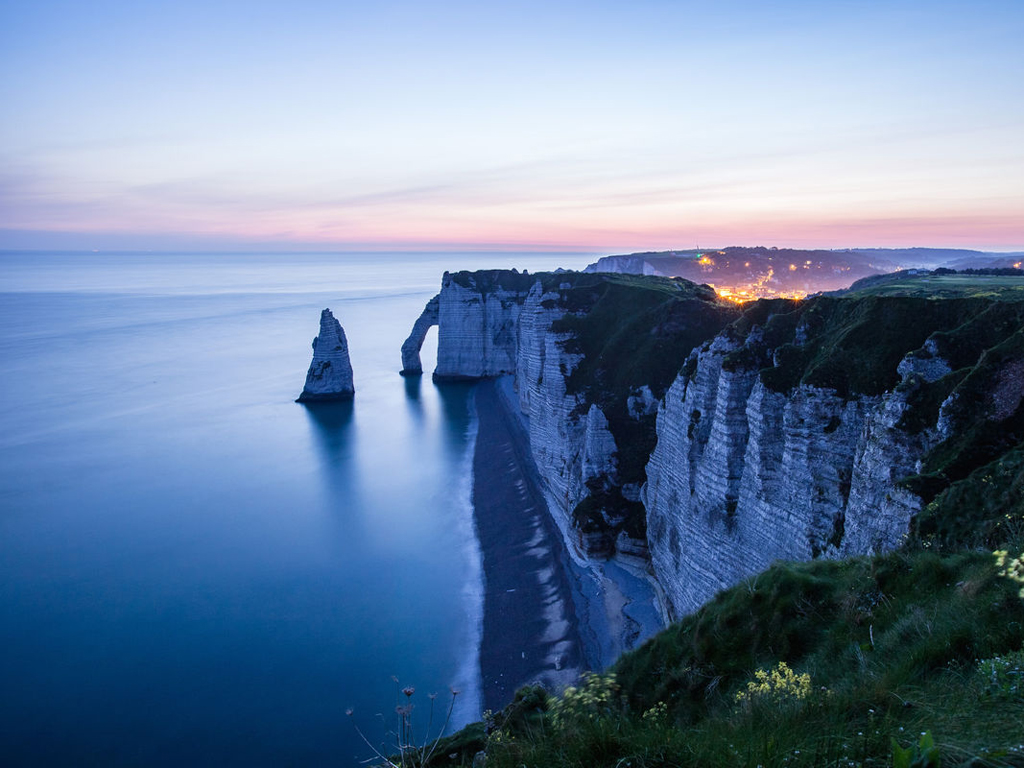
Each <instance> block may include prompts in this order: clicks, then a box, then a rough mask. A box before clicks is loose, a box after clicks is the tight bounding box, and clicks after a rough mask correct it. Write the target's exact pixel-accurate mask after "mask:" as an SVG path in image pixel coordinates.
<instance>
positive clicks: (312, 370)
mask: <svg viewBox="0 0 1024 768" xmlns="http://www.w3.org/2000/svg"><path fill="white" fill-rule="evenodd" d="M354 394H355V387H354V386H353V385H352V363H351V362H350V361H349V358H348V341H347V340H346V339H345V330H344V329H343V328H342V327H341V323H339V322H338V321H337V320H335V319H334V315H332V314H331V310H329V309H325V310H324V311H323V312H321V313H320V333H319V335H317V337H316V338H315V339H313V362H311V363H310V364H309V372H308V373H306V386H305V387H303V389H302V394H301V395H299V399H298V400H296V402H298V403H311V402H318V401H324V400H349V399H351V398H352V396H353V395H354Z"/></svg>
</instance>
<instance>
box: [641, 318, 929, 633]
mask: <svg viewBox="0 0 1024 768" xmlns="http://www.w3.org/2000/svg"><path fill="white" fill-rule="evenodd" d="M738 347H739V345H738V344H737V343H736V342H733V341H731V340H730V339H728V338H727V337H726V336H725V335H722V336H719V337H716V338H715V339H714V340H713V341H712V342H710V343H708V344H705V345H704V346H703V347H702V348H701V349H700V350H699V351H697V352H695V356H696V368H695V369H694V371H693V373H692V375H689V376H687V375H684V374H681V375H680V376H679V377H678V378H677V379H676V382H675V383H674V384H673V385H672V387H671V388H670V389H669V391H668V393H667V394H666V396H665V399H664V401H663V403H662V405H661V408H660V410H659V412H658V426H657V431H658V444H657V447H656V448H655V450H654V452H653V453H652V454H651V459H650V462H649V463H648V465H647V478H648V480H647V487H646V488H645V490H644V505H645V507H646V508H647V515H648V517H647V536H648V543H649V546H650V551H651V558H652V562H653V565H654V569H655V573H656V574H657V576H658V580H659V582H660V583H661V584H662V586H663V587H664V589H665V590H666V592H667V593H668V595H669V598H670V600H671V603H672V607H673V611H674V613H675V615H677V616H682V615H685V614H687V613H690V612H692V611H694V610H696V609H697V608H699V607H700V606H701V605H703V604H704V603H705V602H707V601H708V600H709V599H711V598H712V597H713V596H714V595H715V593H716V592H718V591H719V590H721V589H724V588H726V587H730V586H732V585H734V584H736V583H738V582H740V581H742V580H743V579H745V578H747V577H749V576H752V575H753V574H756V573H758V572H760V571H762V570H764V569H765V568H767V567H768V566H769V565H771V563H772V562H773V561H774V560H779V559H784V560H809V559H812V558H816V557H823V556H824V557H838V556H845V555H854V554H866V553H870V552H881V551H886V550H891V549H894V548H895V547H897V546H898V545H899V544H900V543H901V541H902V539H903V537H904V536H905V534H906V532H907V529H908V526H909V524H910V519H911V517H912V516H913V515H914V514H915V513H916V512H917V511H918V510H919V509H920V500H919V499H918V498H917V497H916V496H914V495H913V494H911V493H910V492H909V491H906V490H904V489H902V488H900V487H899V486H898V485H897V482H898V481H899V480H900V479H901V478H903V477H906V476H908V475H912V474H914V473H915V471H916V463H917V461H918V460H919V459H920V458H921V457H922V456H923V455H924V453H925V452H926V451H927V450H928V449H929V448H930V447H932V446H933V445H934V444H935V443H936V442H937V441H938V437H937V435H936V433H935V432H934V430H932V431H923V432H921V433H918V434H910V433H908V432H907V431H905V430H903V429H899V428H897V424H898V423H899V421H900V418H901V416H902V415H903V412H904V410H905V409H906V407H907V403H906V396H905V394H904V393H903V392H901V391H892V392H888V393H886V394H884V395H881V396H855V397H849V398H846V399H844V398H842V397H839V396H838V395H837V394H836V393H835V392H834V391H832V390H828V389H819V388H815V387H811V386H806V385H800V386H798V387H796V388H795V389H794V390H793V391H792V392H790V393H788V394H783V393H780V392H773V391H771V390H770V389H768V388H767V387H766V386H765V385H764V384H763V383H762V381H761V380H760V378H759V375H758V371H757V369H756V368H753V367H751V368H742V367H739V368H734V369H732V370H727V369H726V368H725V367H723V361H724V360H725V358H726V356H727V355H728V354H729V353H730V352H733V351H735V350H736V349H738Z"/></svg>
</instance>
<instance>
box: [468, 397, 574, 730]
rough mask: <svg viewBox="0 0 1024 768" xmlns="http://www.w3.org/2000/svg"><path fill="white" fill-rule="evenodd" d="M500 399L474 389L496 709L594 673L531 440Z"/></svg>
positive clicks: (485, 663)
mask: <svg viewBox="0 0 1024 768" xmlns="http://www.w3.org/2000/svg"><path fill="white" fill-rule="evenodd" d="M500 398H501V395H500V393H499V392H498V389H497V384H496V383H495V382H493V381H482V382H480V383H479V384H478V385H477V388H476V407H477V414H478V418H479V431H478V432H477V440H476V451H475V455H474V457H473V475H474V481H473V506H474V510H475V511H474V516H475V519H476V527H477V535H478V537H479V540H480V549H481V552H482V554H483V570H484V618H483V638H482V643H481V650H480V668H481V674H482V678H483V704H484V707H485V708H487V709H490V710H493V711H497V710H498V709H500V708H501V707H503V706H505V705H506V704H507V703H508V702H509V701H511V700H512V697H513V694H514V693H515V691H516V689H517V688H519V687H521V686H523V685H526V684H528V683H533V682H540V683H542V684H544V685H545V686H546V687H548V688H549V689H551V690H555V689H558V688H560V687H562V686H565V685H567V684H569V683H571V682H573V681H574V680H575V679H576V677H577V676H578V675H579V673H580V672H581V671H582V670H583V669H584V668H586V666H587V660H586V658H585V656H586V652H585V649H584V644H583V641H582V639H581V630H580V622H579V620H578V618H577V612H576V607H575V602H574V596H573V584H572V578H573V577H572V569H571V563H570V559H569V555H568V553H567V552H566V551H565V545H564V543H563V540H562V536H561V535H560V534H559V531H558V529H557V527H556V526H555V524H554V522H553V521H552V520H551V517H550V515H549V514H548V510H547V506H546V502H545V499H544V495H543V493H542V492H541V489H540V487H539V481H538V478H537V476H536V468H535V467H534V464H533V458H532V456H531V455H530V451H529V446H528V443H527V439H528V438H527V437H526V435H525V434H524V433H523V430H522V427H521V425H520V424H519V423H517V422H516V421H515V420H514V417H512V415H511V414H510V413H509V412H508V409H507V408H506V407H505V404H504V403H503V402H502V401H501V399H500Z"/></svg>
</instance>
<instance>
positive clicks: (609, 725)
mask: <svg viewBox="0 0 1024 768" xmlns="http://www.w3.org/2000/svg"><path fill="white" fill-rule="evenodd" d="M1016 544H1017V548H1016V549H1014V550H1013V551H1012V552H1011V553H1010V554H1008V555H1006V556H1005V557H1004V558H1003V559H1002V561H1000V560H999V559H998V558H997V557H995V556H994V555H993V554H991V553H989V552H980V553H979V552H971V553H967V552H964V553H959V554H954V555H949V556H945V557H940V556H938V555H936V554H933V553H929V552H920V551H918V552H904V553H894V554H890V555H885V556H879V557H873V558H857V559H853V560H847V561H841V562H836V561H816V562H811V563H778V564H776V565H775V566H773V567H772V568H770V569H769V570H767V571H765V572H764V573H762V574H760V575H759V576H757V577H755V578H753V579H751V580H749V581H747V582H746V583H744V584H741V585H739V586H737V587H734V588H732V589H730V590H727V591H724V592H722V593H721V594H719V596H718V597H717V598H716V599H715V600H714V601H712V602H711V603H709V604H708V605H706V606H704V608H702V609H701V610H699V611H698V612H697V613H695V614H693V615H691V616H689V617H687V618H686V619H683V620H682V621H680V622H678V623H676V624H674V625H672V626H671V627H669V628H668V629H666V630H664V631H663V632H661V633H660V634H659V635H657V636H656V637H654V638H653V639H652V640H650V641H648V642H647V643H646V644H645V645H643V646H642V647H641V648H639V649H637V650H635V651H633V652H630V653H627V654H625V655H624V656H623V657H621V658H620V659H619V661H618V662H617V663H616V664H615V665H614V666H613V667H612V669H611V670H609V674H605V675H601V676H597V677H592V678H590V679H589V680H587V681H583V682H582V683H581V684H580V685H578V686H576V687H574V688H570V689H568V690H566V691H565V692H563V693H561V695H559V696H555V697H552V696H550V695H549V694H548V693H546V692H544V691H542V690H540V689H537V688H527V689H523V690H521V691H520V692H519V693H518V694H517V696H516V700H515V701H514V702H513V703H512V704H510V705H509V706H508V707H506V708H505V710H504V711H502V712H500V713H496V714H494V715H491V716H489V717H487V718H486V720H485V722H484V723H482V724H479V725H475V726H471V727H470V728H468V729H466V730H465V731H463V732H461V733H460V734H458V735H456V737H454V738H453V739H452V740H451V741H450V742H449V744H447V745H445V747H446V748H445V749H443V750H438V751H439V753H441V754H444V757H443V758H442V759H440V760H438V761H437V762H435V763H433V764H436V765H445V764H447V765H469V764H470V763H471V761H472V755H473V754H474V753H475V752H476V751H477V750H479V749H486V751H487V765H488V766H490V767H491V768H506V767H507V768H513V766H514V767H515V768H518V767H519V766H522V765H528V766H579V767H580V768H582V767H583V766H609V767H610V766H625V765H630V766H702V767H703V766H723V767H724V766H730V767H731V766H749V767H750V768H754V766H765V767H766V768H767V767H768V766H772V767H774V768H783V767H785V768H789V767H790V766H814V767H817V766H849V765H855V766H889V765H906V766H910V765H911V764H913V765H920V766H926V765H934V766H938V765H940V764H941V765H950V766H953V765H965V766H966V765H971V766H1019V765H1022V764H1024V717H1022V715H1024V685H1022V682H1024V681H1022V680H1021V676H1022V675H1024V650H1022V643H1024V598H1022V597H1021V596H1020V595H1019V594H1018V593H1019V588H1020V584H1019V583H1017V582H1015V581H1014V580H1013V579H1011V578H1008V577H1007V576H1006V575H1005V574H1006V573H1007V572H1008V571H1007V569H1008V566H1009V567H1013V563H1012V558H1013V556H1014V555H1015V554H1017V553H1018V552H1019V549H1020V546H1021V540H1020V539H1018V540H1017V542H1016ZM926 733H927V734H929V736H928V738H925V739H924V740H923V741H922V738H921V737H922V734H926ZM929 742H931V746H934V747H935V748H936V751H935V752H933V753H932V761H931V762H928V761H925V760H923V759H922V760H921V761H919V762H913V763H912V761H910V760H908V761H907V762H902V763H901V762H898V761H897V762H894V758H895V755H896V749H895V748H894V743H895V745H896V746H897V747H898V748H899V749H900V750H903V749H909V750H910V751H911V752H914V751H915V750H916V751H917V753H918V754H917V755H916V757H917V758H924V755H923V754H922V753H923V752H925V751H926V750H927V749H928V747H929Z"/></svg>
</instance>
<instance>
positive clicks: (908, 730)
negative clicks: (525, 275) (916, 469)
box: [431, 276, 1024, 768]
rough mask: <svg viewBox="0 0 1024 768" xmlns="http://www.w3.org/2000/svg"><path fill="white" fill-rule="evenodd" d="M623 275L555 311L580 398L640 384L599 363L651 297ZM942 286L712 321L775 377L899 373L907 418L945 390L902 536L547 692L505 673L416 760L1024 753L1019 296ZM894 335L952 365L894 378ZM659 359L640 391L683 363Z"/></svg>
mask: <svg viewBox="0 0 1024 768" xmlns="http://www.w3.org/2000/svg"><path fill="white" fill-rule="evenodd" d="M983 277H987V276H983ZM627 285H628V283H614V284H611V287H609V284H608V283H605V284H603V285H601V286H591V287H589V288H588V289H587V290H588V291H589V293H580V294H577V296H578V297H579V298H581V299H582V302H581V305H580V307H579V309H578V310H577V312H576V314H574V315H572V316H570V317H569V318H567V320H566V321H565V330H570V329H571V330H573V332H574V334H575V336H576V339H577V341H576V343H577V344H579V347H578V349H579V351H580V352H582V353H585V354H587V355H588V356H589V355H591V354H595V353H596V354H598V355H601V354H604V355H606V358H605V362H604V363H603V367H602V365H596V366H593V367H592V368H591V369H590V370H589V371H588V372H587V373H586V374H584V375H581V378H580V379H578V380H577V381H575V382H574V386H578V387H579V389H580V391H582V392H584V393H586V396H587V397H588V398H594V399H595V400H597V399H599V400H602V401H606V402H610V400H611V399H612V398H618V399H623V398H624V395H623V393H624V392H626V391H627V390H628V388H629V387H632V386H634V385H635V384H639V383H648V382H641V381H639V380H637V381H636V382H635V384H634V382H633V381H632V380H629V381H619V380H617V379H616V378H615V376H614V375H611V374H612V368H613V365H612V361H613V360H615V359H621V357H619V356H620V355H628V354H630V351H629V350H630V347H631V345H630V344H628V343H625V342H624V341H618V342H613V341H612V339H611V338H610V337H611V336H613V335H614V334H615V332H616V331H617V330H618V329H619V328H620V324H621V317H620V318H619V319H618V320H616V319H615V315H616V312H627V314H628V311H631V310H628V309H627V308H632V307H634V306H644V307H645V308H646V309H645V311H651V312H655V313H657V312H664V311H670V310H666V309H665V308H664V307H663V306H662V305H661V304H660V303H659V302H658V301H657V300H656V299H655V296H654V295H651V296H649V297H647V298H646V301H649V302H650V303H649V304H643V303H642V302H641V303H639V304H637V305H634V304H633V302H634V301H635V299H634V298H632V297H629V296H627V295H622V296H619V295H617V294H616V290H617V289H618V287H619V286H627ZM653 290H657V291H667V290H669V289H667V288H664V289H663V288H660V287H659V288H657V289H653ZM916 290H917V289H916V288H915V291H916ZM958 290H961V294H960V295H959V296H957V297H954V298H944V299H941V300H937V299H934V298H932V299H929V298H925V296H924V295H917V296H903V297H887V296H878V295H874V294H872V293H871V292H868V293H866V294H861V295H859V296H852V297H850V298H831V297H819V298H815V299H811V300H808V301H804V302H791V301H784V300H774V301H762V302H758V303H756V304H752V305H747V306H746V308H745V311H744V312H743V314H742V316H741V317H739V318H738V319H736V320H735V322H734V323H733V324H732V325H731V326H730V331H729V332H730V333H731V334H733V336H734V338H735V339H737V340H741V341H742V340H749V339H748V337H749V336H750V333H751V331H752V329H753V328H754V327H755V326H757V327H759V328H761V329H762V330H763V338H761V339H758V338H757V337H756V335H755V337H754V338H753V340H752V341H751V343H750V344H748V345H747V346H745V347H743V348H741V349H740V350H739V351H738V352H736V353H734V357H733V358H732V359H731V361H730V364H732V365H736V366H756V367H757V368H758V369H760V370H761V375H762V377H763V380H764V381H765V383H766V384H770V385H772V386H774V387H775V388H778V389H780V390H786V389H789V388H791V387H793V386H796V385H797V384H798V383H805V384H812V385H814V386H831V387H835V388H837V389H838V390H839V391H841V392H843V393H844V394H847V395H850V396H852V395H855V394H868V395H871V394H879V393H881V392H883V391H887V390H891V389H892V388H893V387H900V388H903V389H904V391H906V393H907V395H908V403H909V405H910V408H909V409H908V410H907V412H906V414H905V416H904V420H903V422H902V423H901V425H900V426H901V427H902V428H904V429H908V430H922V429H935V428H936V423H937V421H938V419H939V414H940V405H941V404H942V403H943V402H944V401H946V400H947V398H950V397H951V396H952V399H951V400H950V401H949V404H948V405H947V407H946V409H945V414H946V416H945V418H946V420H947V422H948V423H947V424H946V425H945V427H944V428H945V429H946V430H947V439H945V440H944V441H943V442H940V443H939V444H938V446H937V447H936V448H935V449H934V450H933V451H932V452H931V453H930V454H929V455H928V456H926V458H925V461H924V465H923V467H922V473H921V475H920V476H918V477H915V478H908V479H907V481H906V482H907V483H908V485H910V486H911V487H912V488H913V489H914V490H917V491H918V492H923V493H925V498H926V501H927V504H926V506H925V508H924V509H923V510H922V512H921V513H920V514H919V515H918V516H917V517H916V518H915V519H914V520H913V521H912V525H911V531H910V535H909V536H908V538H907V540H906V542H905V544H904V546H903V548H902V549H901V550H900V551H898V552H894V553H890V554H886V555H879V556H874V557H859V558H853V559H849V560H842V561H834V560H817V561H812V562H807V563H791V562H790V563H786V562H780V563H776V564H775V565H774V566H772V567H771V568H770V569H768V570H767V571H765V572H763V573H761V574H759V575H758V576H756V577H754V578H752V579H749V580H748V581H746V582H744V583H742V584H740V585H738V586H736V587H734V588H732V589H729V590H726V591H724V592H722V593H720V594H719V595H718V596H717V597H716V598H715V599H714V600H713V601H712V602H710V603H709V604H707V605H705V606H704V607H703V608H702V609H701V610H699V611H698V612H696V613H695V614H693V615H691V616H688V617H686V618H685V619H683V620H682V621H680V622H677V623H676V624H674V625H672V626H671V627H669V628H668V629H666V630H664V631H663V632H662V633H660V634H659V635H657V636H656V637H655V638H653V639H652V640H650V641H648V642H647V643H646V644H645V645H643V646H642V647H640V648H639V649H636V650H634V651H632V652H630V653H628V654H626V655H624V656H623V657H621V658H620V659H619V661H618V662H617V663H616V664H615V665H614V666H613V667H612V669H610V670H609V671H608V673H607V674H605V675H601V676H595V677H591V678H590V679H589V680H585V681H582V682H581V683H580V685H579V686H577V687H576V688H573V689H569V690H567V691H564V692H560V693H558V695H552V693H551V692H546V691H543V690H542V689H540V688H537V687H528V688H524V689H522V690H521V691H519V692H518V693H517V695H516V699H515V701H513V702H512V703H510V704H509V705H508V706H507V707H506V708H505V709H504V710H502V711H501V712H498V713H488V714H487V715H486V717H485V719H484V722H482V723H478V724H475V725H473V726H470V727H468V728H466V729H464V730H463V731H461V732H459V733H458V734H455V735H454V736H452V737H450V738H449V739H448V740H446V741H445V742H444V743H443V744H442V745H441V746H440V747H439V749H438V750H437V753H436V755H435V757H434V759H433V761H432V763H431V764H433V765H470V764H472V763H473V759H474V756H475V755H476V754H477V753H478V752H479V751H480V750H485V751H486V755H487V762H486V764H487V765H488V766H490V767H491V768H506V767H508V768H512V766H516V767H517V768H518V766H580V767H581V768H582V767H583V766H615V767H616V768H622V767H624V766H637V767H640V766H750V767H751V768H753V766H765V768H768V766H777V767H779V768H782V767H783V766H786V767H788V766H844V767H852V766H889V765H895V766H911V765H915V766H938V765H964V766H967V765H970V766H1024V589H1022V585H1024V563H1022V562H1021V559H1024V417H1022V409H1024V406H1022V405H1021V394H1022V392H1021V389H1022V387H1024V303H1020V302H1016V301H1005V299H1006V298H1007V294H1005V293H1003V294H1001V295H999V296H996V297H993V296H979V295H977V293H974V292H973V289H971V288H970V286H967V287H966V288H965V287H964V286H961V288H960V289H958ZM965 292H966V293H974V295H970V296H965V295H964V293H965ZM570 299H571V297H570V295H569V294H568V293H567V294H566V295H565V296H564V300H570ZM694 299H696V300H697V301H703V298H701V297H700V295H699V294H697V295H696V296H691V297H689V298H688V299H687V300H690V301H693V300H694ZM994 299H995V300H994ZM602 301H607V302H608V303H607V314H604V312H605V305H603V304H602ZM670 306H671V305H670ZM710 306H714V305H710ZM605 318H607V319H605ZM716 318H718V315H717V314H716ZM717 321H718V320H716V322H717ZM656 325H657V324H656V323H650V324H649V325H648V327H649V328H651V327H655V326H656ZM602 329H603V331H602ZM602 332H603V333H605V334H608V336H607V337H605V336H602ZM927 340H930V343H929V345H928V346H926V345H925V342H926V341H927ZM602 341H604V342H605V343H602ZM797 342H799V343H797ZM620 343H621V344H623V346H621V347H617V346H616V344H620ZM699 343H701V342H700V341H699V340H698V341H695V342H693V344H699ZM691 345H692V344H691ZM685 346H686V342H682V343H680V345H679V347H678V348H677V349H676V351H675V352H676V354H682V351H681V350H682V349H684V348H685ZM654 349H657V347H654ZM782 350H785V351H782ZM650 353H651V352H650V351H649V352H648V354H650ZM909 353H913V355H912V356H915V357H921V358H922V359H923V360H925V361H927V360H928V359H929V358H930V357H940V358H942V359H943V360H945V361H946V362H947V363H948V367H949V369H950V372H949V373H946V374H945V375H939V376H938V377H937V378H934V380H932V381H930V382H929V381H927V380H925V379H924V378H923V377H921V376H920V375H918V374H916V373H910V374H909V375H907V376H905V377H901V376H900V374H899V373H898V372H897V365H898V364H899V362H900V361H901V360H902V359H903V358H904V357H905V356H906V355H907V354H909ZM665 357H666V359H665V360H662V361H659V362H658V365H659V366H662V367H663V370H662V373H664V374H665V375H666V376H667V378H666V380H665V383H659V385H658V386H659V387H660V389H659V390H658V391H656V394H658V395H660V394H661V393H662V391H663V389H664V387H665V386H667V382H668V381H671V376H670V375H669V374H668V373H667V371H669V370H670V369H672V368H673V367H676V368H678V366H679V365H680V364H681V361H680V358H679V357H673V358H672V359H671V360H669V359H667V358H668V357H669V355H668V354H667V353H666V354H665ZM692 359H693V358H691V361H692ZM591 364H592V365H593V361H591ZM688 364H689V363H687V364H684V365H683V372H684V373H685V372H687V369H686V365H688ZM940 372H941V371H940ZM586 377H593V380H591V379H589V378H586ZM901 379H902V380H901ZM659 381H660V380H659ZM652 388H653V387H652ZM609 419H611V416H610V415H609ZM616 439H617V440H618V435H616ZM993 550H1000V551H1002V552H1003V554H1002V555H1001V556H999V554H998V553H997V554H993ZM1007 553H1008V554H1007ZM923 734H927V736H925V735H923Z"/></svg>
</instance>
